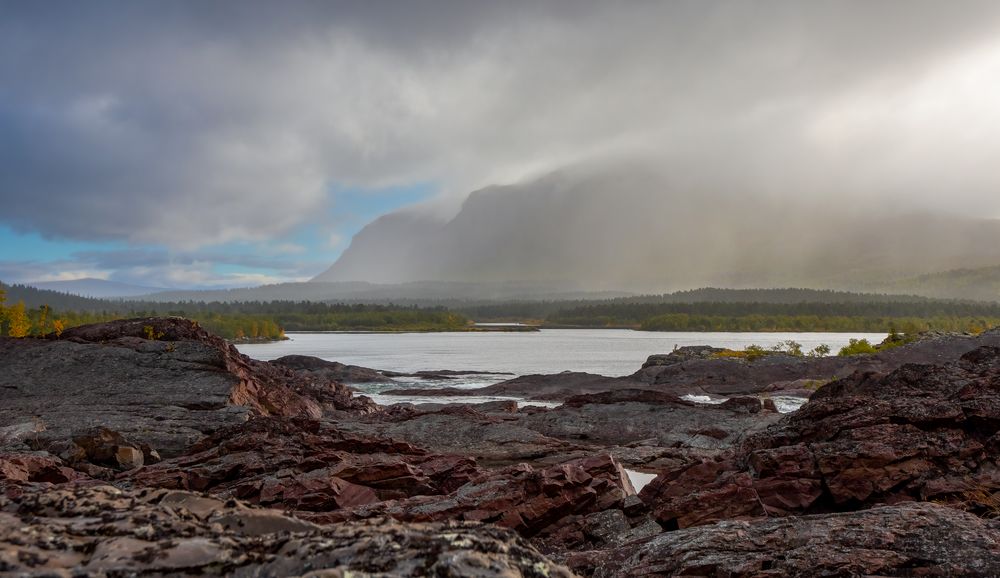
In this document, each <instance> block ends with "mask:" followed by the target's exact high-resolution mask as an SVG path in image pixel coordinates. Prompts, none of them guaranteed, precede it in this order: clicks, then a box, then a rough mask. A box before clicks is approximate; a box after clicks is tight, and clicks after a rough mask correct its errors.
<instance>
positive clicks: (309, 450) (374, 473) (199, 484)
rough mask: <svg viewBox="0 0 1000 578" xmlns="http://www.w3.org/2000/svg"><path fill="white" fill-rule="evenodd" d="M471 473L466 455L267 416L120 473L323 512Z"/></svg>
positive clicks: (456, 482) (451, 484)
mask: <svg viewBox="0 0 1000 578" xmlns="http://www.w3.org/2000/svg"><path fill="white" fill-rule="evenodd" d="M479 473H480V471H479V469H478V468H477V467H476V465H475V462H474V461H473V460H471V459H469V458H465V457H459V456H440V455H434V454H428V453H427V452H426V451H424V450H422V449H420V448H417V447H415V446H412V445H410V444H408V443H405V442H399V441H396V440H393V439H390V438H381V437H368V436H363V435H357V434H353V433H350V432H346V431H342V430H340V429H338V428H337V426H336V425H335V424H333V423H330V422H319V421H316V420H309V419H301V418H299V419H292V418H274V417H271V418H257V419H253V420H251V421H249V422H247V423H246V424H242V425H239V426H235V427H231V428H226V429H224V430H220V431H219V432H216V434H214V435H212V436H210V437H208V438H206V439H204V440H202V441H201V442H199V443H198V444H195V445H194V446H192V448H191V450H190V452H189V453H188V455H185V456H181V457H178V458H172V459H168V460H165V461H163V462H160V463H158V464H155V465H152V466H147V467H145V468H142V469H141V470H139V471H137V472H133V473H130V474H129V475H127V476H125V477H124V478H123V479H127V480H129V481H131V482H132V483H134V484H137V485H143V486H152V487H161V488H174V489H183V490H196V491H202V492H208V493H211V494H213V495H218V496H225V497H229V496H232V497H237V498H240V499H242V500H246V501H249V502H251V503H254V504H261V505H273V506H275V507H282V508H287V509H292V510H309V511H330V510H336V509H339V508H345V507H353V506H358V505H361V504H367V503H371V502H376V501H378V500H385V499H397V498H406V497H410V496H417V495H426V494H446V493H448V492H451V491H453V490H454V489H456V488H457V487H459V486H461V485H462V484H464V483H466V482H467V481H468V480H470V479H472V478H473V477H475V476H477V475H478V474H479Z"/></svg>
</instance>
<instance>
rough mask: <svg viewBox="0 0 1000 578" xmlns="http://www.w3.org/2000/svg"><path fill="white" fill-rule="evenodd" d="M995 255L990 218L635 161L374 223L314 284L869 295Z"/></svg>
mask: <svg viewBox="0 0 1000 578" xmlns="http://www.w3.org/2000/svg"><path fill="white" fill-rule="evenodd" d="M998 246H1000V223H998V222H996V221H990V220H981V219H973V218H960V217H948V216H940V215H938V216H932V215H922V214H913V213H908V212H906V211H905V210H899V209H896V208H887V207H880V206H874V205H868V206H863V207H861V206H850V205H848V204H844V203H840V202H838V200H837V199H830V200H829V201H816V200H806V199H796V197H794V196H793V197H788V196H785V198H783V199H782V200H778V199H777V198H775V197H774V196H771V195H768V194H765V193H761V192H753V191H749V190H748V191H743V190H710V189H704V188H703V187H700V186H699V185H697V184H696V183H690V182H685V181H684V180H683V179H681V178H678V177H677V176H675V175H668V174H663V173H662V172H661V171H658V170H656V169H655V168H650V167H644V166H604V167H592V168H586V167H575V168H572V169H566V170H563V171H560V172H558V173H554V174H551V175H549V176H546V177H544V178H541V179H538V180H535V181H530V182H526V183H521V184H517V185H511V186H504V187H490V188H487V189H483V190H480V191H476V192H474V193H472V194H471V195H470V196H469V198H468V199H467V200H466V201H465V203H464V204H463V206H462V207H461V210H460V211H459V212H458V214H457V215H456V216H455V217H454V218H452V219H450V220H440V219H433V218H428V217H425V216H420V215H417V214H414V213H407V212H400V213H395V214H390V215H386V216H383V217H381V218H379V219H377V220H376V221H374V222H372V223H371V224H370V225H368V226H367V227H366V228H365V229H364V230H362V231H361V232H360V233H358V234H357V235H356V236H355V238H354V240H353V242H352V243H351V246H350V247H349V248H348V249H347V250H346V251H345V252H344V254H343V255H342V256H341V257H340V259H339V260H338V261H337V262H336V263H335V264H334V265H333V266H332V267H331V268H330V269H329V270H327V271H326V272H324V273H323V274H321V275H319V276H318V277H316V279H315V281H326V282H333V281H370V282H378V283H401V282H411V281H429V280H430V281H450V282H485V283H496V282H503V281H511V280H519V281H531V282H537V283H558V282H572V283H577V284H578V285H579V287H581V288H586V289H590V290H601V289H623V288H628V289H631V290H655V289H678V288H691V287H703V286H756V287H777V286H782V287H785V286H787V287H791V286H816V287H840V288H845V287H851V286H853V287H858V286H862V285H861V284H863V283H865V284H867V285H864V286H868V287H874V286H877V285H875V283H877V282H883V281H888V280H892V279H898V278H903V277H906V276H908V275H917V274H921V273H928V272H935V271H942V270H946V269H954V268H956V267H973V266H987V265H996V264H997V263H998V262H1000V252H998V250H997V247H998Z"/></svg>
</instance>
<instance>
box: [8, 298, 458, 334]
mask: <svg viewBox="0 0 1000 578" xmlns="http://www.w3.org/2000/svg"><path fill="white" fill-rule="evenodd" d="M5 303H7V304H5ZM9 303H12V304H9ZM53 304H54V305H53ZM0 308H2V309H0V335H8V336H14V337H24V336H28V335H45V334H48V333H57V334H58V333H60V332H61V331H63V330H65V329H67V328H69V327H75V326H78V325H84V324H87V323H99V322H103V321H110V320H113V319H124V318H129V317H149V316H159V315H168V316H177V317H185V318H188V319H191V320H192V321H197V322H198V323H199V324H200V325H202V326H203V327H205V328H206V329H208V330H209V331H211V332H213V333H215V334H217V335H220V336H222V337H225V338H226V339H231V340H236V341H256V340H276V339H283V338H284V337H285V331H464V330H466V329H468V327H469V322H468V320H467V319H466V318H465V317H464V316H462V315H460V314H458V313H454V312H452V311H448V310H446V309H443V308H440V307H438V308H420V307H416V306H406V307H402V306H394V305H359V304H350V305H343V304H328V303H312V302H291V301H272V302H267V303H262V302H251V303H201V302H184V303H155V302H145V301H125V300H105V299H91V298H87V297H77V296H73V295H66V294H63V293H57V292H54V291H43V290H38V289H34V288H31V287H25V286H22V285H11V286H4V285H0Z"/></svg>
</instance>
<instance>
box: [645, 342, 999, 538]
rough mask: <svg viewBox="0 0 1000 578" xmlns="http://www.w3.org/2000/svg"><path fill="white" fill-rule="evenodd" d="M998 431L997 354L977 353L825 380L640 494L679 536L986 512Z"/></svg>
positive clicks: (994, 485)
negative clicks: (775, 520) (807, 521)
mask: <svg viewBox="0 0 1000 578" xmlns="http://www.w3.org/2000/svg"><path fill="white" fill-rule="evenodd" d="M997 432H1000V349H998V348H995V347H983V348H980V349H977V350H974V351H972V352H969V353H967V354H966V355H964V356H963V357H962V358H961V359H960V360H958V361H955V362H949V363H945V364H942V365H905V366H903V367H901V368H899V369H897V370H895V371H893V372H891V373H889V374H878V373H858V374H855V375H853V376H851V377H849V378H846V379H842V380H838V381H835V382H832V383H830V384H828V385H826V386H824V387H823V388H821V389H820V390H819V391H818V392H817V393H816V394H815V395H814V396H813V398H812V399H811V401H810V402H809V403H807V404H806V405H805V406H803V407H802V408H801V409H800V410H799V411H797V412H795V413H793V414H789V415H787V416H785V417H784V418H782V420H781V421H780V422H778V423H777V424H776V425H774V426H772V427H771V428H769V429H768V430H766V431H764V432H760V433H757V434H754V435H752V436H749V437H748V438H747V439H746V440H745V441H743V442H742V443H741V444H740V445H739V446H738V447H737V448H736V449H735V450H734V451H733V452H731V453H730V454H728V455H720V456H717V457H715V458H712V459H704V460H700V461H698V462H696V463H694V464H693V465H690V464H688V465H684V466H682V467H680V468H677V469H675V470H671V471H666V472H664V473H663V474H661V475H660V476H659V477H658V478H657V479H655V480H654V481H653V482H651V483H650V484H649V485H647V486H646V487H645V488H644V489H643V491H642V494H641V495H642V497H643V499H644V500H645V501H646V502H647V503H649V504H651V505H652V507H653V509H654V512H655V515H656V517H657V518H658V519H659V521H660V522H661V523H662V524H664V525H665V526H668V527H670V526H673V527H681V528H683V527H688V526H695V525H699V524H705V523H710V522H715V521H718V520H725V519H734V518H747V517H757V516H764V515H770V516H783V515H789V514H796V513H820V512H835V511H848V510H856V509H861V508H867V507H871V506H873V505H876V504H880V503H898V502H902V501H912V500H918V501H930V500H934V501H942V502H948V503H953V504H956V505H958V506H961V507H965V508H967V509H970V510H973V511H981V510H982V509H983V506H982V502H983V499H982V498H981V497H982V496H985V497H986V498H989V497H990V496H993V495H995V494H996V493H997V492H1000V473H998V472H1000V463H998V458H997V456H998V455H1000V454H998V451H997V450H998V448H1000V446H998V445H997V444H998V443H1000V442H998V438H997ZM977 496H979V497H977Z"/></svg>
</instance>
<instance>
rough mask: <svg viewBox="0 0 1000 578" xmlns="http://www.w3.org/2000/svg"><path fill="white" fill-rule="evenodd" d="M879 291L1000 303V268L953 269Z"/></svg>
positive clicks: (886, 285) (896, 283)
mask: <svg viewBox="0 0 1000 578" xmlns="http://www.w3.org/2000/svg"><path fill="white" fill-rule="evenodd" d="M875 289H877V290H881V291H889V292H906V293H913V294H917V295H926V296H927V297H945V298H957V299H974V300H977V301H1000V267H980V268H977V269H953V270H949V271H941V272H939V273H930V274H927V275H918V276H916V277H910V278H906V279H900V280H898V281H893V282H891V283H885V284H882V285H880V286H878V287H875Z"/></svg>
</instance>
